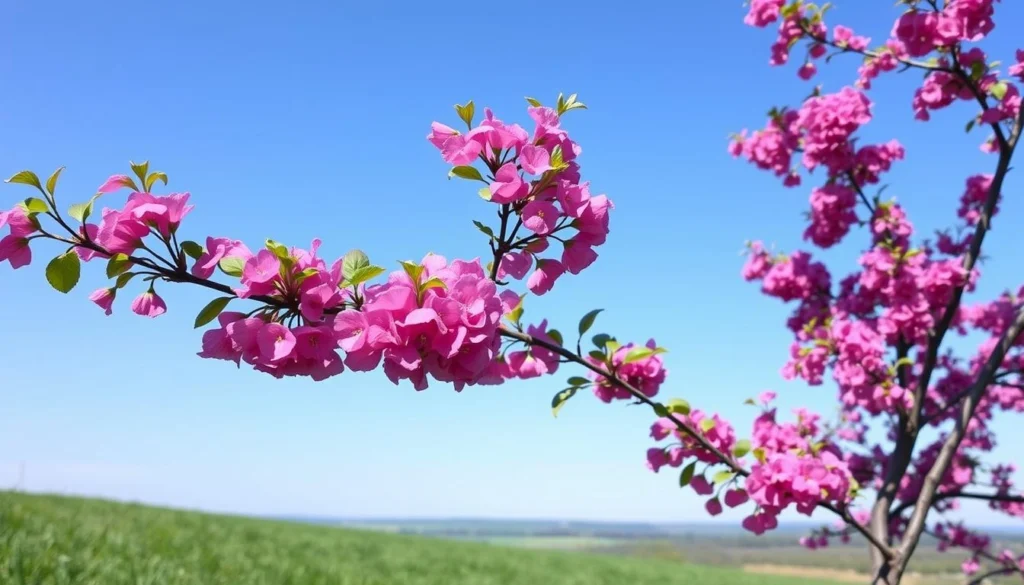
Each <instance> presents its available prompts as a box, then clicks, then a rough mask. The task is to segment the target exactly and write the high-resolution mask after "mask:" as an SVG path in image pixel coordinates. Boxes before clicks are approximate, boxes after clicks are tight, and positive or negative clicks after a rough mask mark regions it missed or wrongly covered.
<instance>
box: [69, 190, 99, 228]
mask: <svg viewBox="0 0 1024 585" xmlns="http://www.w3.org/2000/svg"><path fill="white" fill-rule="evenodd" d="M98 197H99V194H96V195H93V196H92V198H91V199H89V200H88V201H86V202H85V203H76V204H74V205H72V206H71V207H70V208H68V215H70V216H71V217H72V218H73V219H75V220H78V221H79V222H81V223H85V220H87V219H89V216H91V215H92V211H93V206H94V205H95V204H96V199H97V198H98Z"/></svg>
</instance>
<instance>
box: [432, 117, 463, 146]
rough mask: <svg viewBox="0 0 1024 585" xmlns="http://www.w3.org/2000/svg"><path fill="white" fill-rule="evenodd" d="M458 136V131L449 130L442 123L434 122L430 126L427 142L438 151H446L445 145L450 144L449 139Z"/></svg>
mask: <svg viewBox="0 0 1024 585" xmlns="http://www.w3.org/2000/svg"><path fill="white" fill-rule="evenodd" d="M458 135H459V131H458V130H455V129H454V128H449V127H448V126H445V125H444V124H442V123H440V122H434V123H432V124H431V125H430V134H427V140H429V141H430V143H431V144H433V145H434V146H436V147H437V149H438V150H444V143H445V142H448V139H449V138H451V137H452V136H458Z"/></svg>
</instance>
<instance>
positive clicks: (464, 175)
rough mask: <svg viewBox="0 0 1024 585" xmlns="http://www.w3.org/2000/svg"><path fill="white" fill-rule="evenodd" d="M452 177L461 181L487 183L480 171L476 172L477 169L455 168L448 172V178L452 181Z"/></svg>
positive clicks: (467, 167)
mask: <svg viewBox="0 0 1024 585" xmlns="http://www.w3.org/2000/svg"><path fill="white" fill-rule="evenodd" d="M452 177H458V178H460V179H469V180H471V181H483V182H484V183H486V182H487V181H484V177H483V175H481V174H480V171H478V170H476V167H469V166H461V167H455V168H453V169H452V170H450V171H448V178H449V179H451V178H452ZM488 193H490V191H488Z"/></svg>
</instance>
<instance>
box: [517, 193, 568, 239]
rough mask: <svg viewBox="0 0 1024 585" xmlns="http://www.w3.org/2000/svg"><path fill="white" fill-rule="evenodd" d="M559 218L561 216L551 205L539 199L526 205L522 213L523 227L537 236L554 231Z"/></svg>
mask: <svg viewBox="0 0 1024 585" xmlns="http://www.w3.org/2000/svg"><path fill="white" fill-rule="evenodd" d="M559 217H561V214H560V213H558V208H557V207H555V206H554V204H553V203H551V202H550V201H543V200H539V199H534V200H533V201H531V202H529V203H527V204H526V207H524V208H523V211H522V218H523V225H525V226H526V227H527V228H528V229H529V230H530V231H532V232H533V233H535V234H537V235H539V236H545V235H547V234H550V233H551V232H552V231H554V229H555V225H557V224H558V218H559Z"/></svg>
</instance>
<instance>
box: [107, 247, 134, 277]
mask: <svg viewBox="0 0 1024 585" xmlns="http://www.w3.org/2000/svg"><path fill="white" fill-rule="evenodd" d="M131 267H132V263H131V260H129V259H128V254H120V253H118V254H114V255H113V256H112V257H111V258H110V260H109V261H107V278H114V277H115V276H118V275H119V274H124V273H125V272H128V269H129V268H131Z"/></svg>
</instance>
